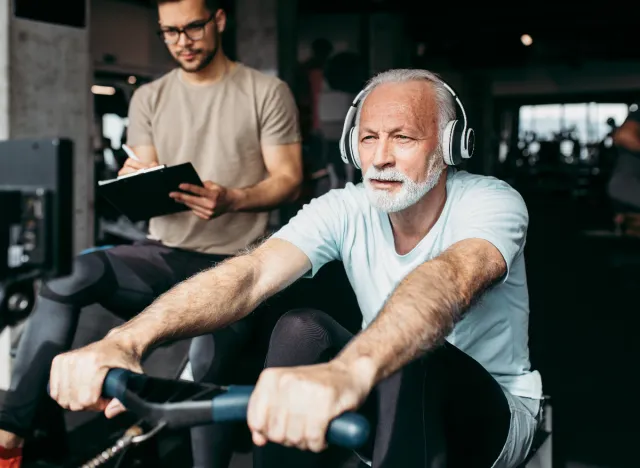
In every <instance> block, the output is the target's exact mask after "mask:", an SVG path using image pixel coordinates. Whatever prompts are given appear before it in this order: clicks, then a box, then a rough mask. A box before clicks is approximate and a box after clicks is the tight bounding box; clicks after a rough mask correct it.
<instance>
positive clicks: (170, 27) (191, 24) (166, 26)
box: [160, 18, 207, 29]
mask: <svg viewBox="0 0 640 468" xmlns="http://www.w3.org/2000/svg"><path fill="white" fill-rule="evenodd" d="M202 23H207V19H206V18H205V19H197V20H193V21H191V22H190V23H187V24H185V25H184V26H182V28H188V27H189V26H200V25H201V24H202ZM160 28H162V29H180V26H168V25H164V24H161V25H160Z"/></svg>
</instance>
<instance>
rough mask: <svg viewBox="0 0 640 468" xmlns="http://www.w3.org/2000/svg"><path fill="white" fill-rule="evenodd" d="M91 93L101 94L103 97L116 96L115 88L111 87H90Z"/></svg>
mask: <svg viewBox="0 0 640 468" xmlns="http://www.w3.org/2000/svg"><path fill="white" fill-rule="evenodd" d="M91 92H92V93H93V94H101V95H103V96H113V95H114V94H116V88H114V87H113V86H100V85H93V86H92V87H91Z"/></svg>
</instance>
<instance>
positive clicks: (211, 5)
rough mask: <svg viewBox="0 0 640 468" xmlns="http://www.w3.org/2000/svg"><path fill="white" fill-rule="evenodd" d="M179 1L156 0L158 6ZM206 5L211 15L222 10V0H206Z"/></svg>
mask: <svg viewBox="0 0 640 468" xmlns="http://www.w3.org/2000/svg"><path fill="white" fill-rule="evenodd" d="M179 1H180V0H156V3H157V4H158V5H162V4H163V3H171V2H179ZM204 5H205V6H206V7H207V10H209V11H210V12H211V13H214V14H215V12H216V11H218V10H219V9H220V8H222V5H221V3H220V0H204Z"/></svg>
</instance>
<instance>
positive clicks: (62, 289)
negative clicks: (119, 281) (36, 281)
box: [40, 251, 115, 305]
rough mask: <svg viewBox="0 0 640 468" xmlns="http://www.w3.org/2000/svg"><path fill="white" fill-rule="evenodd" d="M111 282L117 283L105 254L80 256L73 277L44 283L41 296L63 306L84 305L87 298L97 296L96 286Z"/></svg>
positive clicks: (74, 263) (75, 261) (95, 253)
mask: <svg viewBox="0 0 640 468" xmlns="http://www.w3.org/2000/svg"><path fill="white" fill-rule="evenodd" d="M109 280H111V281H113V282H115V278H113V272H112V271H111V267H110V266H109V262H108V260H107V259H106V254H105V253H104V252H102V251H97V252H92V253H89V254H85V255H79V256H77V257H76V258H75V260H74V262H73V270H72V273H71V275H69V276H66V277H63V278H56V279H54V280H51V281H48V282H46V283H43V285H42V288H41V289H40V296H41V297H44V298H46V299H50V300H52V301H55V302H60V303H63V304H70V305H84V303H85V302H87V301H88V297H87V296H89V295H91V294H95V289H96V286H97V285H99V284H100V283H104V282H105V281H109ZM114 284H115V283H114Z"/></svg>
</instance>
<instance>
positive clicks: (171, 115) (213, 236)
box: [127, 64, 300, 254]
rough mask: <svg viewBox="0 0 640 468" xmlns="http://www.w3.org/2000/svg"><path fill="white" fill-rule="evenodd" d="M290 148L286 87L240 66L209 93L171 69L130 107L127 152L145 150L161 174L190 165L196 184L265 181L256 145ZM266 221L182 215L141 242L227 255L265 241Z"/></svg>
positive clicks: (253, 216)
mask: <svg viewBox="0 0 640 468" xmlns="http://www.w3.org/2000/svg"><path fill="white" fill-rule="evenodd" d="M298 141H300V131H299V124H298V111H297V108H296V104H295V101H294V99H293V95H292V93H291V91H290V89H289V87H288V86H287V85H286V83H284V82H283V81H282V80H280V79H278V78H276V77H273V76H269V75H266V74H264V73H261V72H259V71H257V70H254V69H252V68H249V67H247V66H244V65H242V64H236V66H235V67H234V68H233V69H232V70H230V71H229V73H228V74H227V75H226V76H225V77H224V78H223V79H222V80H220V81H218V82H216V83H214V84H209V85H194V84H190V83H187V82H186V81H184V80H183V79H182V77H181V72H180V70H179V69H175V70H173V71H171V72H169V73H167V74H166V75H164V76H163V77H161V78H159V79H157V80H155V81H153V82H151V83H148V84H145V85H143V86H141V87H140V88H138V89H137V90H136V92H135V93H134V94H133V97H132V99H131V104H130V108H129V128H128V130H127V143H128V145H129V146H136V145H153V146H154V147H155V149H156V152H157V154H158V160H159V163H160V164H166V165H167V166H172V165H175V164H180V163H184V162H188V161H190V162H191V163H192V164H193V166H194V168H195V169H196V171H197V172H198V174H199V175H200V178H201V179H202V181H203V182H204V181H206V180H211V181H213V182H215V183H216V184H219V185H222V186H224V187H248V186H252V185H255V184H257V183H258V182H260V181H261V180H263V179H264V178H266V176H267V175H268V174H267V171H266V168H265V165H264V160H263V157H262V150H261V145H284V144H290V143H295V142H298ZM176 189H177V187H176ZM167 196H168V195H167ZM268 216H269V215H268V213H266V212H262V213H255V212H254V213H249V212H234V213H226V214H224V215H222V216H220V217H218V218H214V219H212V220H209V221H205V220H203V219H201V218H198V217H197V216H196V215H195V214H193V213H192V212H191V211H186V212H182V213H177V214H173V215H168V216H161V217H157V218H153V219H151V221H150V226H149V236H150V237H151V238H153V239H157V240H159V241H161V242H162V243H163V244H165V245H167V246H170V247H179V248H183V249H189V250H195V251H199V252H206V253H218V254H233V253H236V252H237V251H238V250H240V249H242V248H245V247H246V246H247V245H248V244H250V243H251V242H253V241H255V240H256V239H257V238H259V237H260V236H262V235H264V234H265V232H266V227H267V222H268Z"/></svg>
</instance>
